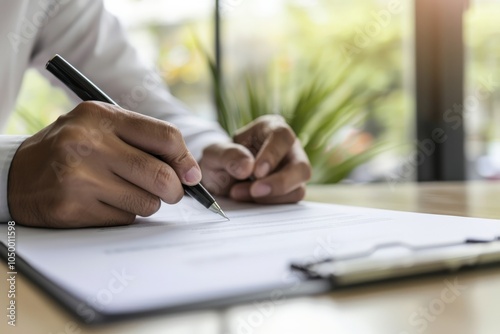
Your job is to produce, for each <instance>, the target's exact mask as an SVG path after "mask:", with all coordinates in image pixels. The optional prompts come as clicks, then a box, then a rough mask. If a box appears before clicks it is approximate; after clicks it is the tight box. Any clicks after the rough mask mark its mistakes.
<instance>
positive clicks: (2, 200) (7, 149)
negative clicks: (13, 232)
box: [0, 135, 29, 222]
mask: <svg viewBox="0 0 500 334" xmlns="http://www.w3.org/2000/svg"><path fill="white" fill-rule="evenodd" d="M28 137H29V136H7V135H0V222H7V221H9V220H11V219H12V218H11V216H10V212H9V205H8V201H7V186H8V182H9V170H10V164H11V162H12V158H13V157H14V154H15V153H16V151H17V149H18V148H19V146H21V144H22V143H23V142H24V141H25V140H26V138H28Z"/></svg>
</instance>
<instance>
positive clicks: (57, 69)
mask: <svg viewBox="0 0 500 334" xmlns="http://www.w3.org/2000/svg"><path fill="white" fill-rule="evenodd" d="M45 68H46V69H47V70H48V71H49V72H50V73H52V74H53V75H54V76H55V77H56V78H58V79H59V80H61V82H63V83H64V84H65V85H66V86H67V87H68V88H69V89H71V91H73V93H75V94H76V95H78V97H79V98H81V99H82V100H83V101H100V102H106V103H109V104H114V105H115V106H118V104H117V103H116V102H115V101H113V100H112V99H111V98H110V97H109V96H108V95H106V93H104V92H103V91H102V90H100V89H99V87H97V86H96V85H95V84H94V83H93V82H92V81H90V80H89V79H88V78H87V77H86V76H85V75H83V74H82V73H81V72H80V71H78V70H77V69H76V68H75V67H73V65H71V64H70V63H68V62H67V61H66V60H65V59H64V58H62V57H61V56H59V55H55V56H54V57H53V58H52V59H51V60H49V61H48V62H47V65H45Z"/></svg>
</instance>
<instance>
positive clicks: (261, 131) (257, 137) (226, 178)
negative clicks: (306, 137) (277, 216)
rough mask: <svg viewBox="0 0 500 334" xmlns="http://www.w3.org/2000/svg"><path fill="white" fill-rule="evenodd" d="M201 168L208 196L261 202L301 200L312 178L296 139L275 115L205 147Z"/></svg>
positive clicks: (303, 153)
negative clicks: (228, 139)
mask: <svg viewBox="0 0 500 334" xmlns="http://www.w3.org/2000/svg"><path fill="white" fill-rule="evenodd" d="M200 167H201V170H202V173H203V180H202V183H203V184H204V185H205V187H206V188H207V189H208V190H209V191H211V192H212V193H213V194H215V195H224V196H229V197H231V198H232V199H234V200H237V201H246V202H256V203H265V204H267V203H294V202H298V201H300V200H302V199H303V198H304V195H305V183H306V182H307V181H308V180H309V179H310V178H311V165H310V164H309V160H308V158H307V155H306V153H305V152H304V150H303V149H302V146H301V145H300V142H299V140H298V139H297V138H296V136H295V134H294V133H293V131H292V129H291V128H290V127H289V126H288V125H287V124H286V122H285V120H284V119H283V118H282V117H280V116H276V115H267V116H262V117H260V118H258V119H256V120H255V121H253V122H252V123H250V124H248V125H247V126H246V127H244V128H242V129H241V130H239V131H238V132H237V134H236V135H235V136H234V143H224V144H215V145H211V146H209V147H207V148H206V149H205V150H204V151H203V157H202V159H201V160H200ZM249 178H253V180H250V179H249Z"/></svg>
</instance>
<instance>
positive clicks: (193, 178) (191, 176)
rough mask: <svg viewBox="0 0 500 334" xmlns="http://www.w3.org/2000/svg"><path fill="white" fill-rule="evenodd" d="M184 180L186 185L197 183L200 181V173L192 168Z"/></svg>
mask: <svg viewBox="0 0 500 334" xmlns="http://www.w3.org/2000/svg"><path fill="white" fill-rule="evenodd" d="M184 179H185V180H186V182H188V183H199V182H200V181H201V172H200V170H199V169H198V168H196V167H192V168H191V169H190V170H189V171H188V172H187V173H186V174H185V175H184Z"/></svg>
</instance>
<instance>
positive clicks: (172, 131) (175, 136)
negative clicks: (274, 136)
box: [162, 122, 182, 141]
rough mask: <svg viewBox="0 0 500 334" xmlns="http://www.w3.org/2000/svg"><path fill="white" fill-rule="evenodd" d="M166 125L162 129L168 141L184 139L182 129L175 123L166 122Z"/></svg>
mask: <svg viewBox="0 0 500 334" xmlns="http://www.w3.org/2000/svg"><path fill="white" fill-rule="evenodd" d="M164 124H165V126H164V127H163V129H162V133H163V136H164V137H165V139H166V140H167V141H170V140H172V141H177V140H182V134H181V131H180V130H179V129H178V128H177V127H176V126H175V125H173V124H170V123H166V122H164Z"/></svg>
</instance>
